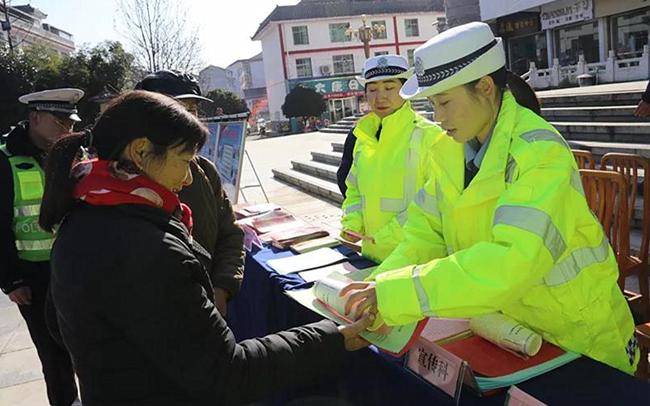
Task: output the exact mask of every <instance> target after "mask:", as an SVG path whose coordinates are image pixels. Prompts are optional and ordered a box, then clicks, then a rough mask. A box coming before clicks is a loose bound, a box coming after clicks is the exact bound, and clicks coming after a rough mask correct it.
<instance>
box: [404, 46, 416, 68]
mask: <svg viewBox="0 0 650 406" xmlns="http://www.w3.org/2000/svg"><path fill="white" fill-rule="evenodd" d="M414 55H415V49H409V50H408V51H406V59H408V60H409V66H413V65H415V56H414Z"/></svg>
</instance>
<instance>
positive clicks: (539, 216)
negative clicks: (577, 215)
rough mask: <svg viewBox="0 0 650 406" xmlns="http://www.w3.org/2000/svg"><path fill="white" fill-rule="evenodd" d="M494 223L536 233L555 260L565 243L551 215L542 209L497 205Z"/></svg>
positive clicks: (562, 250) (565, 246) (554, 260)
mask: <svg viewBox="0 0 650 406" xmlns="http://www.w3.org/2000/svg"><path fill="white" fill-rule="evenodd" d="M493 224H494V225H497V224H503V225H508V226H512V227H517V228H520V229H522V230H525V231H528V232H529V233H532V234H535V235H537V236H538V237H539V238H541V239H542V240H543V241H544V245H545V246H546V248H547V249H548V251H549V252H550V253H551V256H552V257H553V262H556V261H557V260H558V259H559V258H560V256H561V255H562V253H563V252H564V251H565V250H566V248H567V245H566V243H565V242H564V239H563V238H562V234H560V230H558V229H557V227H556V226H555V224H554V223H553V220H552V219H551V217H550V216H549V215H548V214H547V213H545V212H543V211H542V210H539V209H536V208H533V207H527V206H508V205H504V206H499V207H498V208H497V210H496V213H495V214H494V221H493Z"/></svg>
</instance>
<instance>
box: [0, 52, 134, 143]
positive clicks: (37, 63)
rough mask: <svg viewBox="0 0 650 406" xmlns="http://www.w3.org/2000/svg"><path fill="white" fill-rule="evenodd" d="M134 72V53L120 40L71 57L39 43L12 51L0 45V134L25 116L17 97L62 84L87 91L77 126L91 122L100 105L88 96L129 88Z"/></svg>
mask: <svg viewBox="0 0 650 406" xmlns="http://www.w3.org/2000/svg"><path fill="white" fill-rule="evenodd" d="M135 71H136V70H135V67H134V65H133V56H132V55H130V54H129V53H127V52H126V51H125V50H124V48H123V47H122V45H121V44H120V43H119V42H111V41H107V42H104V43H101V44H99V45H97V46H95V47H93V48H82V49H79V50H78V51H76V52H75V53H74V54H72V55H70V56H59V55H58V54H56V53H55V52H53V51H52V50H49V49H47V48H45V47H42V46H32V47H29V48H27V49H25V50H19V51H16V52H14V53H13V54H11V53H9V51H8V50H5V49H1V48H0V89H3V91H1V92H0V134H1V133H4V132H6V131H8V130H9V126H11V125H14V124H16V123H17V122H18V121H20V120H24V119H25V118H26V112H27V110H26V108H25V106H24V105H22V104H20V103H19V102H18V97H20V96H21V95H23V94H26V93H30V92H36V91H39V90H45V89H54V88H61V87H76V88H79V89H82V90H83V91H84V92H85V93H86V95H85V96H84V98H83V99H82V100H81V101H80V102H79V115H80V116H81V118H82V119H83V123H81V125H79V126H78V127H77V128H81V127H83V126H85V125H88V124H92V123H93V122H94V120H95V117H96V116H97V113H98V112H99V106H98V105H97V104H96V103H93V102H91V101H90V100H89V99H90V98H91V97H93V96H95V95H97V94H99V93H102V92H103V91H104V89H110V90H112V91H113V92H121V91H123V90H127V89H130V88H132V87H133V83H134V81H135V79H136V78H135V77H134V75H135Z"/></svg>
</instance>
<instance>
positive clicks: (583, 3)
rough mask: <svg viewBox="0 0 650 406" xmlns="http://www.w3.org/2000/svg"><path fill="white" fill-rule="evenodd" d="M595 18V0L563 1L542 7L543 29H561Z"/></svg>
mask: <svg viewBox="0 0 650 406" xmlns="http://www.w3.org/2000/svg"><path fill="white" fill-rule="evenodd" d="M592 18H594V5H593V0H562V1H556V2H553V3H551V4H545V5H543V6H542V12H541V14H540V19H541V20H542V29H543V30H547V29H550V28H555V27H559V26H561V25H566V24H572V23H577V22H580V21H586V20H591V19H592Z"/></svg>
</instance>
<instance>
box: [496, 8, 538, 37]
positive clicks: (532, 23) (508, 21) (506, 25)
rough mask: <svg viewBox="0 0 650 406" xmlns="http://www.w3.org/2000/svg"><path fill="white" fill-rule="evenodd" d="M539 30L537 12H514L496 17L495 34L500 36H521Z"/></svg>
mask: <svg viewBox="0 0 650 406" xmlns="http://www.w3.org/2000/svg"><path fill="white" fill-rule="evenodd" d="M540 30H541V24H540V22H539V13H516V14H512V15H509V16H505V17H499V18H497V34H498V35H499V36H501V37H521V36H523V35H528V34H534V33H536V32H539V31H540Z"/></svg>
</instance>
